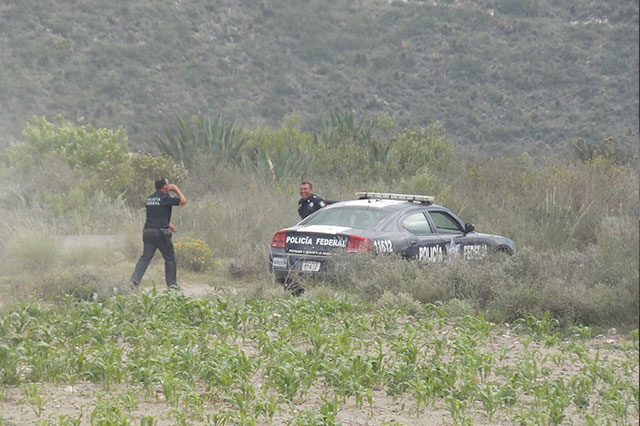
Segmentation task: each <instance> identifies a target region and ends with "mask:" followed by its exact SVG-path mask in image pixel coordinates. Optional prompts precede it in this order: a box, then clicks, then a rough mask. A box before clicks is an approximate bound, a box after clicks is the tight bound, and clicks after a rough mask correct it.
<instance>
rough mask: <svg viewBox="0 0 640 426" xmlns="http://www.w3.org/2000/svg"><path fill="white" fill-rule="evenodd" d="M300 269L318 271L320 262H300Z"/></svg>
mask: <svg viewBox="0 0 640 426" xmlns="http://www.w3.org/2000/svg"><path fill="white" fill-rule="evenodd" d="M302 270H303V271H305V272H318V271H319V270H320V262H302Z"/></svg>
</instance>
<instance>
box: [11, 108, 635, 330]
mask: <svg viewBox="0 0 640 426" xmlns="http://www.w3.org/2000/svg"><path fill="white" fill-rule="evenodd" d="M195 122H196V124H197V125H198V126H199V127H197V128H198V129H208V130H203V131H202V132H201V131H200V130H198V131H196V132H194V133H190V132H189V131H184V130H185V128H186V127H189V126H190V125H189V124H185V122H184V121H182V120H179V121H178V125H177V127H178V129H179V130H180V131H182V134H184V135H190V136H188V137H187V136H184V137H182V138H181V139H180V141H181V142H180V146H181V147H182V148H181V151H180V152H183V153H187V152H188V153H191V154H190V155H189V156H187V157H184V156H183V157H178V158H174V159H173V160H172V159H171V157H168V156H163V157H152V156H150V155H141V154H127V153H126V149H128V148H127V145H126V135H125V134H124V132H123V131H122V130H120V131H118V132H111V131H109V130H106V129H95V128H93V127H91V126H80V127H77V128H76V127H74V126H72V125H71V124H69V123H67V122H64V121H62V120H61V119H59V120H58V121H57V122H56V123H55V124H52V123H48V122H47V121H46V120H44V119H42V120H38V121H37V122H36V123H35V124H31V123H30V124H27V128H26V130H25V135H27V136H28V137H27V138H26V139H25V141H24V142H23V143H21V144H15V145H13V146H12V147H10V148H9V149H7V150H6V151H5V152H4V153H3V154H2V158H3V159H4V160H5V163H4V164H5V166H4V168H3V169H0V173H2V174H3V175H4V176H5V177H6V179H7V181H8V182H9V183H10V184H9V186H10V187H11V188H12V191H13V197H12V199H11V200H10V201H11V202H9V203H6V206H5V207H4V208H3V210H2V217H1V218H0V219H1V220H2V223H3V224H4V226H2V227H0V230H3V231H2V232H4V241H5V242H6V244H4V245H3V246H2V249H3V253H2V254H3V256H2V258H3V259H5V262H6V269H7V270H8V271H10V272H11V275H10V276H8V277H7V279H8V281H9V282H10V285H11V286H13V287H15V288H19V289H21V290H19V291H17V292H14V296H15V300H16V301H20V300H23V299H22V296H23V295H26V294H39V295H46V293H47V291H51V294H50V296H55V295H57V294H67V293H73V291H74V288H76V287H82V288H83V289H88V290H82V292H86V291H89V292H91V291H95V292H98V293H99V294H108V293H109V291H110V290H109V289H112V288H117V289H119V288H121V284H118V283H120V282H122V283H124V282H126V276H127V275H128V272H127V270H128V269H130V268H131V265H130V262H132V261H133V260H135V258H136V257H137V256H138V255H139V250H140V247H139V245H140V242H139V238H140V237H139V232H140V226H141V223H142V217H141V215H142V211H141V210H140V209H138V208H137V207H136V206H138V205H139V200H141V199H143V198H144V196H145V195H147V193H148V192H149V191H150V190H151V188H150V187H151V182H152V180H153V178H155V177H156V176H159V175H163V176H167V177H168V178H169V179H170V180H172V181H178V182H179V183H180V185H181V187H182V189H183V190H184V192H185V193H186V194H188V198H189V199H190V200H191V202H190V203H189V204H188V206H187V207H185V208H181V209H179V211H178V212H177V213H176V214H175V217H174V221H175V222H176V224H177V226H178V229H179V231H180V232H179V234H178V235H177V238H179V239H180V238H181V236H184V237H186V238H187V239H182V242H184V244H183V245H184V247H183V246H179V247H178V248H179V249H180V250H179V251H180V253H181V254H180V256H182V257H181V259H182V262H183V265H189V267H190V268H191V269H194V270H201V271H207V270H209V269H212V268H211V267H212V266H213V263H214V258H213V254H214V253H215V262H216V263H218V264H219V265H220V268H215V269H216V271H213V270H211V271H209V272H207V273H205V274H203V275H204V277H202V278H199V279H198V280H200V281H205V282H210V283H211V282H213V281H215V280H216V279H217V278H216V277H218V278H220V274H222V275H223V276H225V278H228V279H231V280H232V281H234V280H237V279H240V278H241V279H242V280H244V281H247V280H248V281H253V282H262V283H264V282H268V281H269V280H270V277H269V276H268V274H267V273H266V259H267V251H268V243H269V241H270V240H271V237H272V235H273V233H274V231H276V230H278V229H281V228H284V227H286V226H289V225H291V224H292V223H295V222H296V221H297V219H298V218H297V216H296V213H295V201H296V199H297V186H298V183H299V182H300V179H310V180H312V181H313V182H314V183H315V185H316V188H317V192H318V193H320V194H321V195H323V196H324V197H325V198H327V199H349V198H351V197H353V194H354V192H355V191H356V190H362V189H366V190H374V191H387V192H408V193H429V194H432V195H435V196H436V198H437V200H438V202H439V203H441V204H443V205H446V206H449V207H450V208H452V209H453V210H454V211H456V212H458V213H459V215H460V216H461V217H462V218H463V219H464V220H466V221H467V222H472V223H476V224H477V225H478V229H479V231H481V232H482V231H485V232H490V233H496V234H501V235H506V236H509V237H510V238H512V239H513V240H514V241H516V244H517V247H518V250H517V253H516V255H515V256H513V257H511V258H508V259H487V260H486V261H482V262H474V263H467V262H457V263H455V264H447V265H438V264H429V265H423V264H420V263H418V262H415V263H411V262H399V261H398V259H395V258H392V257H383V258H379V259H375V267H371V265H370V264H369V263H370V261H371V259H368V258H364V259H362V262H360V261H359V260H358V261H354V262H352V264H351V267H350V268H347V270H348V272H347V273H345V274H344V276H342V277H340V279H338V280H334V281H327V282H309V283H301V285H303V286H308V287H324V288H330V289H334V290H336V291H338V292H340V293H344V294H348V295H350V296H354V297H356V298H357V299H360V300H362V301H365V302H367V303H371V304H373V305H378V306H386V307H393V306H394V305H395V306H397V307H401V308H403V309H405V310H408V311H419V310H420V307H421V306H424V305H427V304H432V303H436V302H442V303H445V304H446V306H449V305H451V306H450V307H451V309H452V310H453V311H458V312H460V313H462V314H472V313H475V312H483V313H484V315H485V316H486V317H487V318H489V319H490V320H492V321H495V322H505V321H508V322H511V321H514V320H516V319H518V318H524V317H526V316H527V315H534V316H536V317H540V316H542V315H543V314H544V313H545V312H547V311H549V312H550V314H551V315H552V317H554V318H555V319H557V320H558V321H560V322H561V324H562V325H563V327H568V326H571V325H574V324H575V325H588V326H603V327H607V326H624V327H637V325H638V314H639V309H638V297H639V295H638V269H639V268H638V257H639V255H638V253H639V248H638V240H637V234H638V227H637V221H636V214H637V211H636V209H637V205H638V194H637V186H638V177H637V170H636V168H635V166H636V165H635V163H631V164H629V163H625V162H619V161H617V151H615V150H597V151H594V155H591V157H590V158H585V157H583V156H582V155H581V154H582V151H580V150H578V149H576V151H575V153H573V154H567V155H566V156H563V157H557V158H555V159H554V160H542V159H533V158H531V157H529V156H528V155H520V156H518V157H512V158H505V159H493V158H490V159H488V160H484V161H482V160H471V159H467V158H465V154H464V153H461V152H457V151H456V147H455V145H454V144H453V143H452V142H451V141H450V140H449V139H448V138H447V136H446V134H445V133H444V131H443V129H442V128H441V127H439V126H438V125H437V124H433V125H431V126H429V127H428V128H426V129H422V128H415V127H411V128H400V127H398V126H396V125H395V123H394V122H393V120H391V119H389V117H385V116H381V117H380V118H379V119H378V120H370V121H365V120H364V119H357V118H355V117H354V116H353V114H352V113H340V112H338V111H335V112H333V113H332V115H331V120H329V121H327V122H325V124H324V125H323V130H322V132H321V133H318V134H311V133H306V132H304V131H302V130H301V129H300V128H299V127H298V125H299V120H298V118H297V117H296V116H288V117H287V119H286V120H285V121H284V122H283V123H281V126H280V128H277V129H271V128H268V127H263V126H260V127H258V128H256V129H254V130H251V129H240V128H236V127H234V125H233V124H228V123H226V122H225V121H224V119H222V118H220V117H219V118H217V119H216V120H213V121H211V120H209V119H207V118H206V117H202V116H200V117H197V118H196V119H195ZM221 129H227V130H226V131H224V132H221ZM36 130H37V131H36ZM214 134H218V135H220V134H227V135H230V134H233V135H236V136H233V137H230V138H228V141H236V142H233V143H231V142H229V143H227V142H225V143H222V142H220V143H218V142H202V141H201V139H199V136H197V137H195V136H194V137H192V136H193V135H214ZM223 139H224V138H223ZM199 140H200V142H198V141H199ZM215 140H218V141H220V140H222V139H219V138H218V139H215ZM96 141H98V142H96ZM236 145H238V146H236ZM222 146H226V147H232V148H230V149H226V150H225V149H223V148H221V147H222ZM88 147H90V148H91V149H88ZM284 148H288V150H286V151H284V152H286V153H287V155H288V157H286V160H287V161H286V162H282V163H279V162H277V161H276V160H275V159H277V157H276V155H277V154H278V153H279V152H282V150H283V149H284ZM382 151H384V152H385V154H384V155H381V154H380V153H381V152H382ZM87 152H89V153H90V155H88V154H85V153H87ZM225 152H226V153H229V152H235V153H237V154H234V155H233V156H231V157H226V154H225ZM257 153H264V154H265V155H266V156H267V158H268V159H270V158H271V156H273V158H274V161H271V160H269V167H268V168H266V169H265V168H263V163H261V162H260V157H259V156H253V155H255V154H257ZM114 155H117V156H118V159H117V161H114V162H111V161H109V160H107V159H108V158H110V157H109V156H114ZM225 158H226V160H228V161H225ZM232 158H233V159H232ZM183 160H188V161H186V162H185V164H189V168H188V169H184V168H182V167H181V166H179V165H176V164H175V163H174V161H176V162H177V161H183ZM303 163H304V164H306V166H305V174H304V175H297V173H298V172H300V168H299V165H300V164H303ZM106 171H111V172H110V173H105V172H106ZM120 173H122V175H121V174H120ZM131 176H136V177H135V178H131ZM44 182H46V185H43V184H42V183H44ZM127 183H129V184H130V187H127ZM145 188H146V190H145ZM129 190H131V192H129ZM123 194H124V195H123ZM134 195H135V196H136V197H137V198H136V197H134ZM9 229H11V230H14V232H9ZM123 233H124V234H125V236H124V237H120V239H119V240H117V241H114V244H113V246H112V247H111V248H105V247H102V250H105V249H106V250H107V252H109V251H110V252H111V253H112V254H107V253H103V255H102V256H104V257H105V258H108V259H111V261H110V262H100V261H94V259H96V258H97V257H99V255H96V254H95V253H93V254H92V252H91V250H93V249H91V248H86V249H85V248H83V247H77V250H76V251H70V250H68V249H63V248H62V247H57V246H56V245H55V241H54V240H52V238H51V237H52V236H53V235H79V234H99V235H105V234H106V235H114V234H115V235H120V236H122V234H123ZM184 237H183V238H184ZM52 241H53V242H52ZM178 241H180V240H178ZM196 241H197V242H198V243H197V244H195V242H196ZM181 244H182V243H181ZM183 249H184V250H183ZM205 249H206V250H205ZM114 252H115V253H114ZM183 255H184V256H183ZM85 260H86V261H85ZM351 260H356V259H351ZM71 269H74V270H73V272H70V270H71ZM103 274H104V275H105V276H104V277H103V278H101V275H103ZM61 280H62V281H64V280H68V281H70V282H69V283H68V284H67V285H64V284H62V283H61ZM29 289H31V290H32V291H29ZM54 289H55V290H54Z"/></svg>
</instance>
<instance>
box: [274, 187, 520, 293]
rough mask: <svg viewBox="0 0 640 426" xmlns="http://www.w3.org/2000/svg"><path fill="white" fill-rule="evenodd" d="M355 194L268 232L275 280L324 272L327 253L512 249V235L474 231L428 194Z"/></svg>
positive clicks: (443, 255) (415, 255)
mask: <svg viewBox="0 0 640 426" xmlns="http://www.w3.org/2000/svg"><path fill="white" fill-rule="evenodd" d="M356 197H358V198H359V199H357V200H350V201H341V202H338V203H334V204H330V205H328V206H326V207H324V208H322V209H320V210H318V211H316V212H315V213H313V214H312V215H310V216H308V217H306V218H305V219H304V220H302V221H301V222H300V223H298V224H297V225H295V226H292V227H290V228H286V229H282V230H280V231H277V232H276V233H275V234H274V236H273V239H272V240H271V250H270V256H269V266H270V270H271V272H272V273H273V274H274V275H275V277H276V279H277V280H278V281H280V282H285V281H286V280H287V278H289V277H291V276H292V275H297V274H326V273H330V272H331V263H330V262H329V260H330V256H331V255H332V254H336V253H343V252H347V253H358V252H369V253H388V254H395V255H398V256H400V257H403V258H407V259H416V260H419V261H424V262H443V261H449V260H452V259H455V258H458V257H460V258H464V259H479V258H482V257H484V256H486V255H487V254H488V253H492V252H502V253H506V254H513V253H515V244H514V242H513V241H512V240H510V239H509V238H506V237H501V236H498V235H489V234H481V233H478V232H475V227H474V225H472V224H470V223H465V222H463V221H462V220H460V218H458V217H457V216H456V215H455V214H453V213H452V212H451V211H450V210H449V209H447V208H445V207H442V206H439V205H437V204H434V203H433V201H434V198H433V197H431V196H428V195H409V194H391V193H380V192H357V193H356Z"/></svg>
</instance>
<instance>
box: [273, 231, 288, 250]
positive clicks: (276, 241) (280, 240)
mask: <svg viewBox="0 0 640 426" xmlns="http://www.w3.org/2000/svg"><path fill="white" fill-rule="evenodd" d="M286 241H287V232H286V231H278V232H276V233H275V234H273V239H272V240H271V247H275V248H284V246H285V243H286Z"/></svg>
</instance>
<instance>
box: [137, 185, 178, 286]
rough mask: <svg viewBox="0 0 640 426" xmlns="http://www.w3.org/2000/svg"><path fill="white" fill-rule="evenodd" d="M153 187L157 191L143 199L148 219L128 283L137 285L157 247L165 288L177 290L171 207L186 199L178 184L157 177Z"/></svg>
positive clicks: (174, 228) (174, 230)
mask: <svg viewBox="0 0 640 426" xmlns="http://www.w3.org/2000/svg"><path fill="white" fill-rule="evenodd" d="M155 187H156V192H154V193H153V194H151V195H149V196H148V197H147V200H146V202H145V207H146V210H147V220H146V221H145V223H144V229H143V230H142V242H143V243H144V248H143V251H142V256H141V257H140V260H138V263H137V264H136V267H135V269H134V271H133V275H131V279H130V280H129V282H130V284H131V286H132V287H134V288H137V287H138V286H139V285H140V281H141V280H142V276H143V275H144V273H145V271H146V270H147V267H148V266H149V263H150V262H151V259H152V258H153V255H154V254H155V252H156V249H157V250H160V253H162V257H163V258H164V276H165V280H166V282H167V287H169V288H171V289H180V287H179V286H178V283H177V282H176V273H177V265H176V253H175V251H174V249H173V243H172V242H171V233H172V232H176V227H175V225H173V224H172V223H171V208H172V207H173V206H184V205H185V204H186V203H187V199H186V198H184V195H182V192H180V190H179V189H178V187H177V186H175V185H173V184H169V183H168V182H167V180H166V179H164V178H158V179H156V181H155ZM169 191H172V192H175V193H176V195H177V197H172V196H170V195H169Z"/></svg>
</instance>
